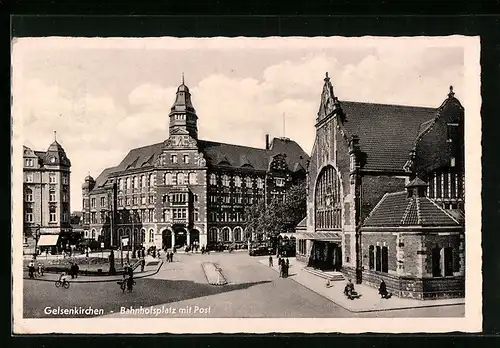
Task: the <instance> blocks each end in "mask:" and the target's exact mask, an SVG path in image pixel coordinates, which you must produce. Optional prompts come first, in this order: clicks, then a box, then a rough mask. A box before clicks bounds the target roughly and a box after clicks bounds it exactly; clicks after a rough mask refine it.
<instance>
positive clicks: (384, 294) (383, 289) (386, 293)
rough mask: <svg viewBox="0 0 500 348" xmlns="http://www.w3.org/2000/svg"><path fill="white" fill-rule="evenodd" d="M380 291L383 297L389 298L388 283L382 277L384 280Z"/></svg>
mask: <svg viewBox="0 0 500 348" xmlns="http://www.w3.org/2000/svg"><path fill="white" fill-rule="evenodd" d="M378 293H379V294H380V296H381V297H382V298H385V299H387V298H389V297H390V296H389V293H388V292H387V285H386V284H385V282H384V280H383V279H382V281H381V282H380V287H379V288H378Z"/></svg>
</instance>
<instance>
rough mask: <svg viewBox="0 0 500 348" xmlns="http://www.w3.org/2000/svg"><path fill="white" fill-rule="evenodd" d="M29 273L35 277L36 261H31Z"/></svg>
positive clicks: (31, 276)
mask: <svg viewBox="0 0 500 348" xmlns="http://www.w3.org/2000/svg"><path fill="white" fill-rule="evenodd" d="M28 274H29V277H30V278H34V277H35V263H34V262H33V261H31V262H30V263H29V265H28Z"/></svg>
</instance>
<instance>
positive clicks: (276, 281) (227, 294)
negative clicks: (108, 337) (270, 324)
mask: <svg viewBox="0 0 500 348" xmlns="http://www.w3.org/2000/svg"><path fill="white" fill-rule="evenodd" d="M174 261H175V262H173V263H164V265H163V266H162V268H161V269H160V270H159V272H158V273H157V274H156V275H154V276H152V277H149V278H143V279H138V280H137V284H136V286H135V288H134V290H133V292H131V293H122V292H121V290H120V289H119V286H118V284H116V283H114V282H108V283H78V284H77V283H72V284H71V287H70V289H68V290H66V289H60V288H59V289H58V288H55V286H54V284H53V283H52V282H43V281H37V280H24V303H23V305H24V317H25V318H43V317H45V318H47V317H88V316H89V315H88V314H74V315H69V316H68V315H54V314H47V313H46V312H47V308H51V309H54V308H57V307H61V308H74V307H75V305H76V306H77V307H78V308H80V307H81V308H83V309H85V308H88V307H89V306H90V307H91V308H93V309H98V310H100V312H99V313H97V315H106V316H116V317H183V318H185V317H198V318H203V317H213V318H215V317H217V318H224V317H234V318H326V317H333V318H342V317H372V318H373V317H456V316H463V315H464V306H463V305H462V306H448V307H431V308H419V309H411V310H397V311H386V312H370V313H351V312H349V311H347V310H345V309H344V308H342V307H340V306H338V305H336V304H334V303H333V302H331V301H330V300H327V299H326V298H324V297H322V296H320V295H318V294H316V293H315V292H313V291H311V290H309V289H307V288H305V287H303V286H302V285H300V284H298V283H296V282H295V281H293V280H291V279H283V278H279V277H278V275H277V273H276V272H275V271H273V270H271V269H269V268H267V267H266V266H264V265H262V264H260V263H259V262H258V259H257V258H252V257H250V256H248V255H247V254H246V253H244V252H235V253H232V254H228V253H212V254H210V255H186V254H177V255H175V260H174ZM203 261H212V262H216V263H218V264H219V265H220V267H221V268H222V269H223V272H224V275H225V277H226V278H227V280H228V282H229V284H228V285H225V286H220V287H218V286H212V285H209V284H207V281H206V278H205V275H204V273H203V270H202V267H201V262H203ZM141 306H142V307H143V309H145V308H149V307H150V306H154V308H155V310H156V311H157V312H156V313H154V314H151V313H147V314H144V313H129V312H127V311H126V309H130V308H131V307H132V308H134V309H140V307H141ZM174 311H175V312H174ZM92 315H93V314H92ZM92 315H91V316H92Z"/></svg>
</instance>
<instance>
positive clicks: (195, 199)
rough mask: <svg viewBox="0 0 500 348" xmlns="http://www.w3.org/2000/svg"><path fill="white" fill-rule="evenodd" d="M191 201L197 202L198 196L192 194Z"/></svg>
mask: <svg viewBox="0 0 500 348" xmlns="http://www.w3.org/2000/svg"><path fill="white" fill-rule="evenodd" d="M193 200H194V201H195V202H198V195H197V194H194V195H193Z"/></svg>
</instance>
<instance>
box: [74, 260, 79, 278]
mask: <svg viewBox="0 0 500 348" xmlns="http://www.w3.org/2000/svg"><path fill="white" fill-rule="evenodd" d="M78 272H80V267H79V266H78V264H77V263H76V262H75V278H78Z"/></svg>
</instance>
